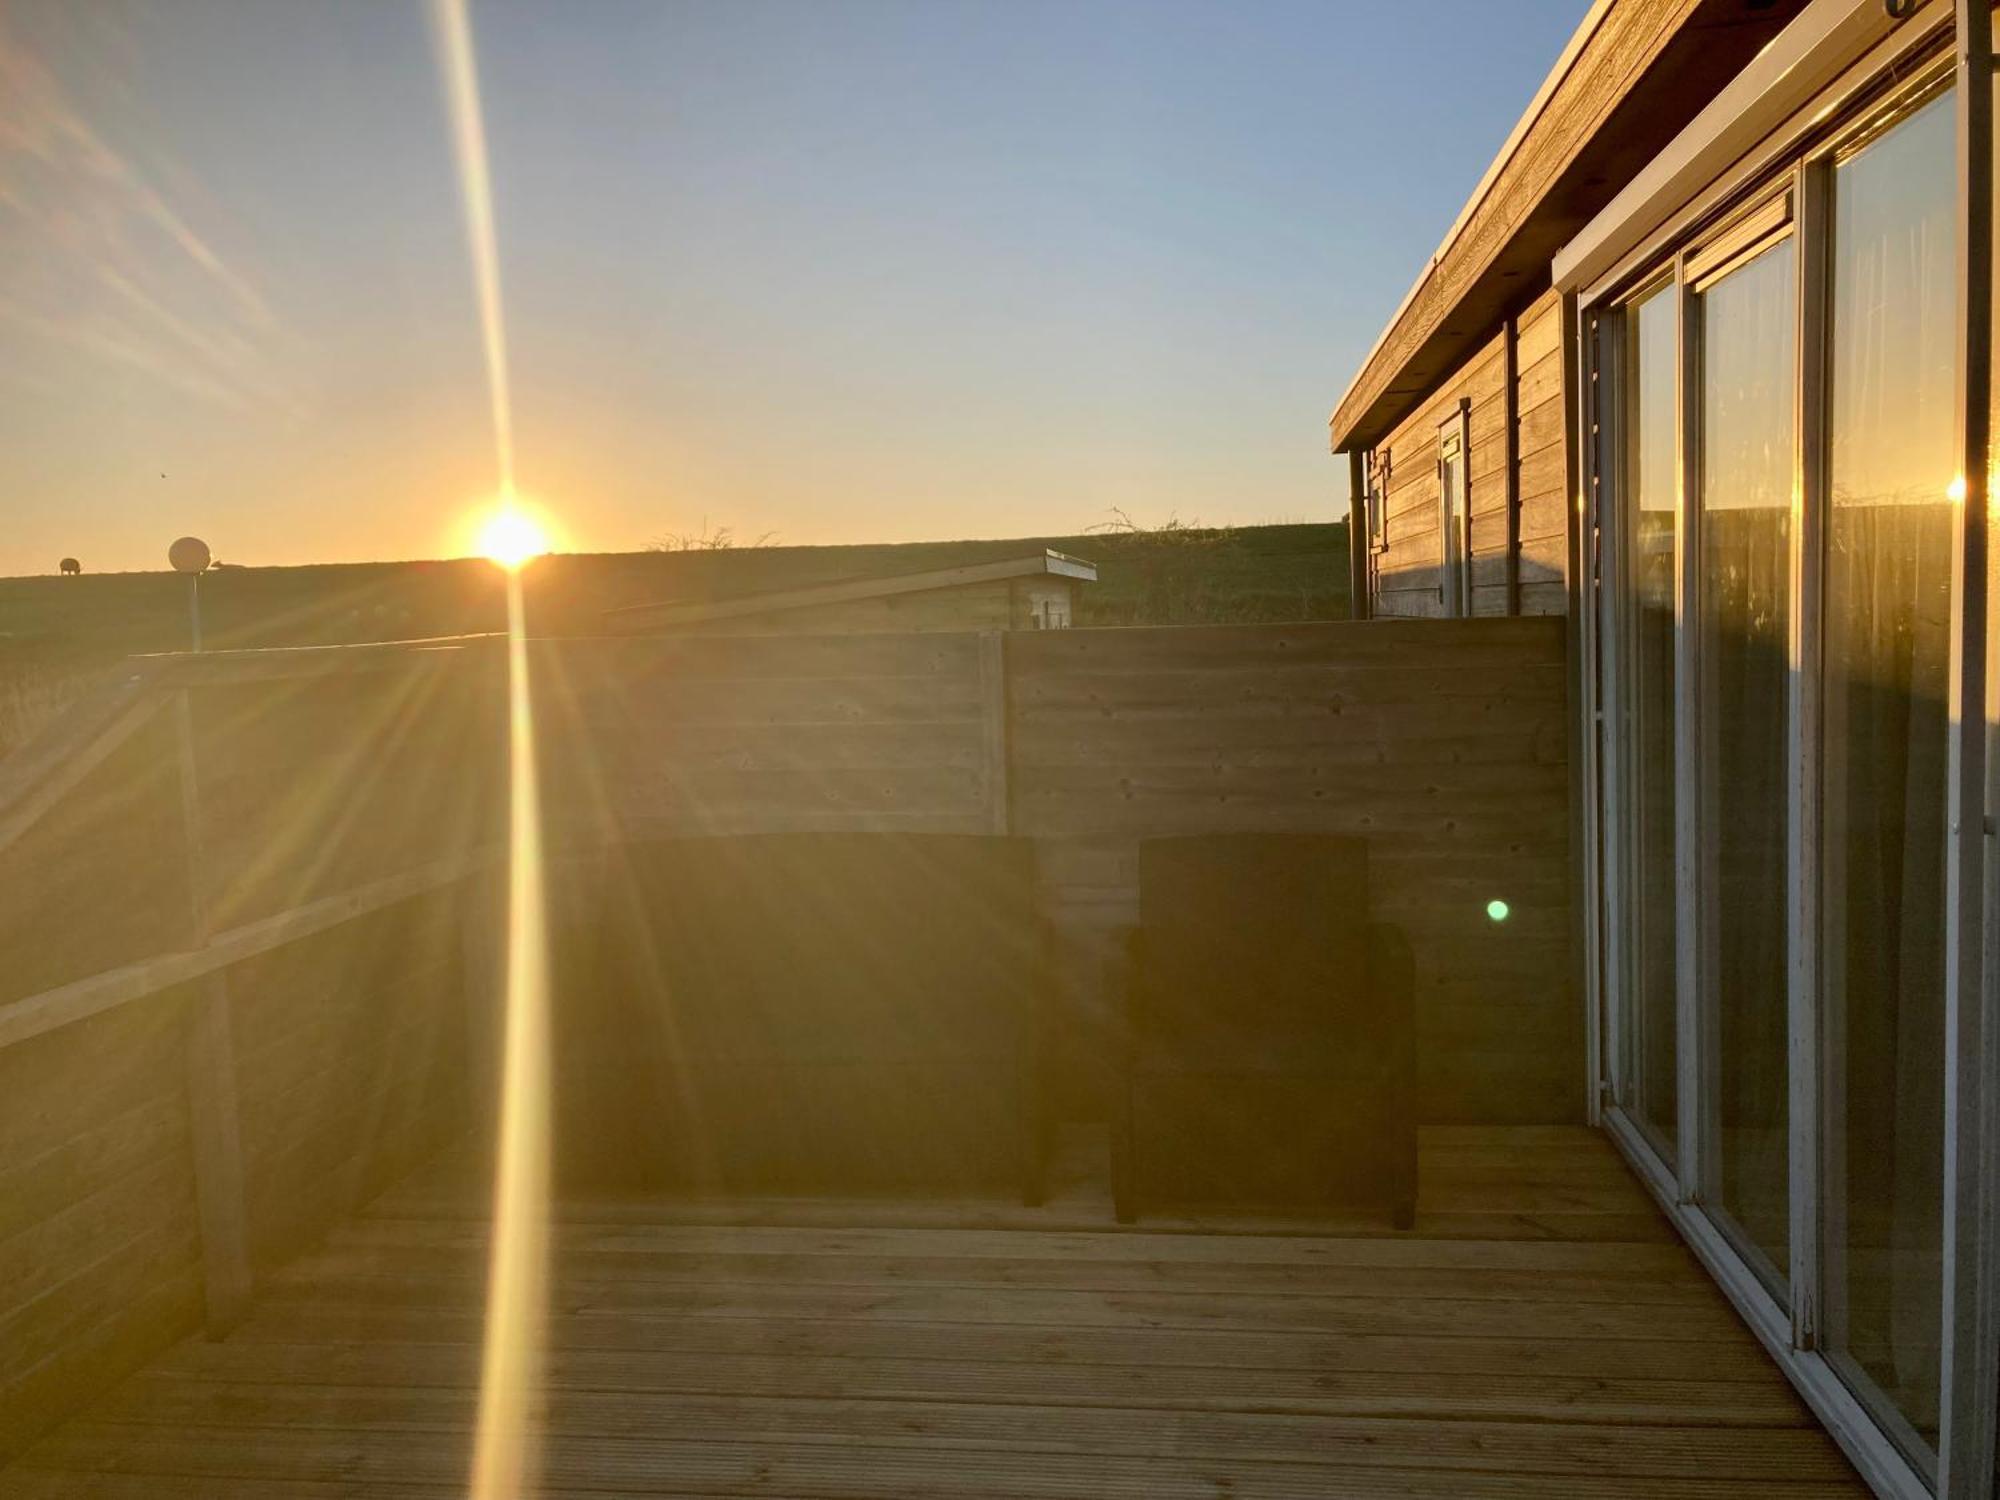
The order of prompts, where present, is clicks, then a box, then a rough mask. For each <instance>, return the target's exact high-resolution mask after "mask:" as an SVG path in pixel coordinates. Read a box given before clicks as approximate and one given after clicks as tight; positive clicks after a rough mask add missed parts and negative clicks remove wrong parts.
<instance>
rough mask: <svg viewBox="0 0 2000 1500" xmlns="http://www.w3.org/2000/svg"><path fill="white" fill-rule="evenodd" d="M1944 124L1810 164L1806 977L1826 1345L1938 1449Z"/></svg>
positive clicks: (1948, 258)
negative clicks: (1823, 1070) (1811, 829)
mask: <svg viewBox="0 0 2000 1500" xmlns="http://www.w3.org/2000/svg"><path fill="white" fill-rule="evenodd" d="M1953 132H1954V121H1953V116H1952V111H1951V107H1950V99H1949V96H1946V97H1943V98H1934V99H1932V100H1930V101H1929V102H1927V103H1925V104H1923V105H1922V106H1921V107H1920V108H1919V109H1918V110H1917V111H1916V112H1915V113H1914V114H1911V115H1909V116H1908V117H1906V118H1904V119H1902V120H1900V121H1899V122H1897V123H1895V124H1894V125H1893V126H1892V127H1891V128H1889V129H1888V130H1886V131H1885V132H1883V133H1881V134H1880V135H1877V136H1875V137H1873V138H1871V139H1869V140H1867V141H1865V142H1863V143H1862V144H1861V145H1860V146H1859V147H1858V148H1857V149H1855V150H1853V151H1852V152H1851V153H1850V154H1847V155H1845V156H1844V157H1843V159H1841V160H1839V161H1837V162H1836V163H1835V165H1834V166H1833V168H1832V171H1831V179H1832V181H1831V196H1832V204H1831V207H1832V212H1831V214H1830V229H1831V247H1830V249H1831V263H1830V277H1829V279H1830V287H1829V291H1830V308H1829V324H1830V327H1829V333H1830V338H1829V369H1828V387H1829V389H1828V397H1829V421H1828V439H1829V441H1828V454H1827V480H1828V484H1827V489H1828V494H1827V509H1826V523H1825V529H1826V535H1825V540H1824V544H1823V545H1824V556H1823V559H1822V566H1823V567H1824V570H1825V571H1824V578H1825V583H1824V585H1823V587H1824V599H1825V607H1824V609H1823V611H1822V615H1823V619H1824V622H1825V623H1824V626H1823V630H1822V640H1821V666H1820V682H1821V690H1820V692H1821V722H1822V725H1823V729H1822V736H1821V767H1822V769H1821V786H1820V807H1821V836H1820V849H1821V854H1820V859H1821V874H1820V901H1819V906H1820V924H1821V945H1820V946H1821V960H1820V984H1821V992H1822V995H1823V1006H1824V1011H1825V1026H1824V1030H1825V1034H1826V1037H1827V1054H1828V1055H1827V1065H1828V1066H1827V1093H1828V1099H1827V1106H1826V1116H1827V1124H1828V1127H1829V1129H1828V1157H1829V1160H1828V1162H1827V1167H1828V1170H1827V1173H1826V1177H1827V1187H1828V1192H1829V1195H1830V1199H1831V1205H1830V1206H1831V1212H1830V1213H1829V1215H1828V1224H1827V1231H1828V1234H1827V1241H1828V1242H1827V1246H1826V1261H1827V1264H1826V1272H1827V1274H1826V1295H1827V1307H1828V1318H1827V1324H1828V1343H1829V1346H1830V1347H1831V1348H1832V1349H1834V1350H1835V1351H1836V1353H1837V1354H1838V1355H1839V1356H1840V1357H1841V1362H1842V1365H1843V1367H1844V1368H1845V1369H1846V1370H1847V1371H1848V1372H1849V1373H1850V1375H1852V1376H1858V1377H1859V1381H1858V1384H1860V1385H1861V1387H1862V1388H1863V1391H1864V1394H1872V1392H1871V1391H1870V1390H1869V1389H1868V1388H1870V1387H1872V1388H1873V1391H1879V1393H1880V1395H1881V1397H1882V1398H1884V1399H1885V1400H1886V1401H1887V1402H1888V1403H1889V1404H1890V1405H1891V1406H1892V1407H1893V1409H1894V1411H1895V1412H1896V1413H1897V1415H1898V1416H1899V1417H1900V1419H1901V1421H1902V1422H1906V1423H1907V1424H1909V1428H1910V1429H1911V1431H1912V1433H1913V1435H1914V1436H1915V1437H1917V1438H1918V1439H1919V1440H1920V1442H1921V1446H1923V1447H1926V1448H1928V1447H1930V1446H1932V1445H1934V1444H1935V1443H1936V1442H1937V1434H1938V1359H1939V1340H1940V1329H1939V1320H1940V1316H1941V1309H1942V1298H1943V1286H1942V1283H1941V1280H1940V1274H1941V1270H1942V1257H1943V1246H1942V1240H1941V1233H1942V1226H1943V1213H1944V1199H1943V1176H1942V1172H1943V1138H1942V1132H1943V1126H1944V1016H1945V1005H1944V994H1945V992H1944V983H1945V925H1944V911H1945V839H1946V829H1945V821H1946V809H1945V786H1946V758H1947V753H1948V750H1949V745H1950V722H1949V717H1948V714H1947V712H1946V706H1945V700H1946V672H1947V663H1948V661H1949V657H1950V646H1951V605H1952V588H1951V551H1952V548H1951V541H1952V515H1953V506H1952V503H1951V499H1950V493H1949V491H1950V486H1951V480H1952V475H1953V473H1954V470H1955V461H1954V456H1953V448H1954V441H1955V437H1954V418H1953V409H1954V405H1955V401H1954V397H1955V389H1956V387H1955V367H1954V351H1953V343H1954V338H1955V334H1956V329H1957V305H1956V296H1957V291H1956V285H1955V276H1954V272H1955V264H1956V253H1957V245H1956V242H1957V230H1956V223H1955V215H1956V202H1955V194H1954V183H1953V171H1954V165H1953V163H1954V157H1955V152H1954V144H1953V143H1954V135H1953Z"/></svg>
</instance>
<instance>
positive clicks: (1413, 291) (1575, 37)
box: [1326, 0, 1618, 453]
mask: <svg viewBox="0 0 2000 1500" xmlns="http://www.w3.org/2000/svg"><path fill="white" fill-rule="evenodd" d="M1617 3H1618V0H1592V3H1591V7H1590V9H1589V10H1588V11H1586V12H1585V13H1584V17H1583V19H1582V20H1581V21H1580V22H1578V23H1577V27H1576V30H1575V31H1573V32H1571V33H1570V38H1569V41H1568V42H1566V43H1565V44H1564V45H1563V50H1562V52H1561V53H1560V54H1559V55H1558V56H1557V58H1556V60H1555V65H1554V66H1553V67H1551V68H1550V69H1549V71H1548V74H1547V75H1546V76H1545V77H1544V78H1543V79H1542V83H1541V87H1539V88H1538V89H1536V90H1535V96H1534V97H1533V98H1532V99H1530V100H1529V101H1528V107H1527V108H1526V109H1524V110H1523V111H1522V112H1521V117H1520V118H1519V119H1518V120H1516V121H1515V122H1514V128H1513V129H1512V130H1511V131H1509V132H1508V134H1507V139H1506V140H1504V141H1502V142H1501V144H1500V149H1499V151H1498V152H1496V153H1495V154H1494V157H1493V160H1492V161H1491V162H1489V163H1487V167H1486V171H1485V173H1484V174H1483V175H1482V176H1481V177H1480V179H1479V181H1478V183H1477V184H1476V185H1475V186H1474V187H1473V189H1472V194H1471V196H1470V197H1468V198H1467V199H1466V200H1465V205H1464V207H1462V208H1460V209H1459V211H1458V217H1457V218H1456V219H1453V220H1452V223H1451V227H1450V228H1449V229H1447V230H1446V231H1445V233H1444V239H1443V240H1442V241H1441V242H1440V243H1439V244H1438V247H1437V249H1436V250H1434V251H1432V252H1431V256H1430V259H1429V260H1427V261H1425V262H1424V267H1423V269H1422V270H1421V271H1419V272H1418V273H1417V279H1416V280H1415V281H1414V282H1412V283H1411V284H1410V289H1409V291H1407V292H1405V293H1404V294H1403V300H1402V301H1401V302H1398V303H1397V304H1396V310H1395V311H1394V312H1393V313H1391V314H1390V315H1389V321H1388V322H1387V323H1385V324H1384V325H1383V326H1382V331H1381V332H1380V333H1378V334H1377V335H1376V336H1375V342H1374V343H1373V344H1371V345H1369V348H1368V352H1367V354H1365V355H1364V356H1362V360H1361V363H1360V364H1359V365H1358V366H1356V368H1355V371H1354V376H1353V378H1352V379H1350V380H1349V381H1348V382H1347V387H1346V389H1345V390H1343V391H1342V392H1341V393H1340V398H1339V399H1338V400H1337V401H1335V402H1334V403H1333V410H1332V411H1330V412H1328V413H1327V418H1326V423H1327V427H1328V429H1329V435H1330V439H1331V448H1332V451H1333V452H1335V453H1340V452H1344V451H1345V449H1344V448H1343V446H1342V444H1343V442H1344V440H1345V439H1346V438H1347V437H1348V436H1349V435H1350V434H1351V433H1352V432H1353V430H1354V426H1355V424H1354V423H1350V424H1349V425H1348V429H1347V431H1346V432H1341V431H1338V430H1335V429H1334V424H1335V423H1336V422H1337V421H1338V420H1339V418H1340V409H1341V408H1342V407H1343V406H1345V405H1347V403H1348V400H1349V399H1350V398H1351V397H1352V396H1353V395H1354V393H1355V392H1356V391H1357V390H1358V389H1359V388H1360V387H1361V385H1362V383H1363V381H1365V380H1366V379H1367V377H1368V372H1369V370H1370V369H1371V368H1373V366H1374V364H1375V357H1376V356H1377V355H1378V354H1380V353H1381V352H1382V348H1383V346H1384V345H1385V344H1387V343H1388V342H1389V337H1390V335H1391V334H1393V333H1394V332H1395V331H1396V329H1397V328H1398V326H1400V325H1401V323H1402V321H1403V317H1404V314H1406V313H1408V312H1409V310H1410V308H1411V306H1412V305H1413V304H1414V303H1415V302H1416V300H1417V296H1418V294H1419V293H1420V292H1422V291H1423V289H1424V283H1425V282H1427V281H1428V280H1430V278H1431V273H1432V272H1434V271H1436V270H1437V268H1438V265H1439V264H1440V263H1441V262H1442V261H1443V260H1444V259H1445V258H1446V257H1447V256H1448V255H1450V254H1451V251H1452V247H1453V246H1455V245H1456V244H1457V243H1458V240H1459V236H1460V235H1462V234H1464V233H1465V229H1466V226H1467V225H1468V224H1470V223H1471V222H1472V217H1473V215H1474V214H1476V213H1477V212H1478V211H1479V208H1480V206H1481V205H1482V204H1483V203H1485V201H1486V197H1487V194H1488V193H1490V192H1491V191H1492V190H1493V184H1494V183H1495V181H1497V180H1498V178H1499V176H1500V174H1501V172H1503V171H1504V170H1505V169H1506V167H1507V164H1508V162H1510V161H1512V160H1513V159H1514V153H1515V151H1516V150H1518V149H1519V147H1520V145H1521V142H1522V141H1523V140H1525V139H1526V138H1527V135H1528V132H1529V131H1530V130H1532V129H1533V128H1534V126H1535V122H1536V121H1537V120H1539V119H1540V118H1541V117H1542V114H1543V112H1544V111H1545V110H1547V108H1548V105H1549V101H1550V100H1551V99H1552V98H1554V97H1555V92H1556V90H1557V89H1559V88H1561V87H1562V85H1563V82H1564V81H1565V80H1566V79H1567V78H1568V77H1569V75H1570V72H1571V70H1572V69H1573V68H1575V66H1576V60H1577V58H1578V57H1580V56H1581V55H1582V54H1583V49H1584V48H1585V47H1586V46H1587V45H1588V44H1589V42H1590V39H1591V38H1592V37H1593V36H1595V35H1596V34H1597V32H1598V29H1599V28H1600V27H1601V26H1602V25H1603V24H1604V18H1605V16H1607V15H1608V14H1610V11H1611V7H1612V6H1613V5H1615V4H1617Z"/></svg>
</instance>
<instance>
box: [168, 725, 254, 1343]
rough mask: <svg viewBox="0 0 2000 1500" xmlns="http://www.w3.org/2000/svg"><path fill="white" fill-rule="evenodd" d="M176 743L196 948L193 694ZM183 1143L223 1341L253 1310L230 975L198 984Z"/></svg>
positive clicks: (204, 912) (199, 880)
mask: <svg viewBox="0 0 2000 1500" xmlns="http://www.w3.org/2000/svg"><path fill="white" fill-rule="evenodd" d="M174 714H175V719H176V729H177V737H178V739H179V741H180V755H179V759H180V781H181V827H182V832H183V836H184V838H185V841H186V848H187V867H188V908H189V913H190V918H191V925H192V927H193V938H194V943H193V946H195V947H197V948H200V947H205V946H207V944H208V940H209V937H210V913H209V888H208V868H207V856H206V854H205V852H204V847H203V845H204V839H203V835H202V828H203V824H202V815H201V779H200V774H199V771H198V768H197V766H196V764H195V744H194V704H193V701H192V697H191V693H190V690H189V689H187V688H182V689H181V690H180V692H179V693H178V694H177V695H176V696H175V700H174ZM187 1089H188V1136H189V1141H190V1143H191V1148H192V1152H193V1157H194V1192H195V1206H196V1210H197V1212H198V1214H199V1216H200V1220H201V1262H202V1287H203V1293H204V1300H205V1302H206V1305H207V1328H208V1335H209V1337H210V1338H221V1337H222V1336H223V1335H224V1334H226V1333H228V1332H229V1330H230V1329H232V1328H234V1327H235V1326H236V1325H237V1324H238V1323H240V1322H242V1321H243V1318H244V1315H245V1314H246V1313H247V1312H248V1311H249V1308H250V1292H251V1275H250V1250H249V1234H248V1229H247V1223H246V1213H245V1208H244V1201H243V1135H242V1125H241V1121H240V1119H239V1117H238V1114H237V1104H236V1048H235V1043H234V1041H233V1039H232V1037H231V1035H230V1027H229V971H228V970H226V969H215V970H213V971H211V972H210V973H208V974H206V975H204V976H203V978H202V981H201V993H200V994H199V995H198V996H197V997H196V999H195V1002H194V1016H193V1020H192V1022H191V1024H190V1026H189V1030H188V1043H187Z"/></svg>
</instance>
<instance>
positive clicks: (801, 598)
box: [604, 547, 1097, 631]
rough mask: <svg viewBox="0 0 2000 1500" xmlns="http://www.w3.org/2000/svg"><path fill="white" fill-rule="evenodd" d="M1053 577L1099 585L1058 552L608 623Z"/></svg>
mask: <svg viewBox="0 0 2000 1500" xmlns="http://www.w3.org/2000/svg"><path fill="white" fill-rule="evenodd" d="M1037 575H1052V576H1055V577H1058V578H1075V579H1079V580H1081V581H1083V582H1085V583H1095V582H1096V581H1097V564H1096V563H1093V562H1086V561H1085V560H1084V559H1082V558H1080V557H1071V556H1070V555H1069V554H1068V553H1066V552H1058V551H1056V550H1055V549H1054V548H1053V547H1051V548H1047V549H1045V550H1044V551H1041V552H1036V553H1031V554H1029V555H1027V556H1025V557H1010V558H1007V559H1005V560H1003V561H1001V562H990V563H970V564H967V565H966V566H964V567H958V568H931V569H927V570H925V571H924V572H921V573H895V574H891V575H889V576H888V577H877V578H849V579H844V580H842V581H840V582H838V583H821V584H815V585H813V586H811V587H809V588H799V589H779V590H776V591H771V592H765V593H761V594H741V595H738V596H737V597H736V598H734V599H710V600H701V601H695V602H690V601H676V600H665V601H662V602H661V603H658V604H630V605H626V606H625V607H624V608H622V609H611V610H606V611H605V612H604V620H605V624H606V625H607V626H608V627H609V628H610V629H612V630H614V631H622V630H646V629H653V628H656V627H659V626H663V625H694V624H699V623H701V622H703V621H707V620H730V619H738V618H741V617H742V616H745V615H765V614H772V613H775V612H777V611H779V610H787V609H806V608H809V607H811V606H813V605H816V604H847V603H851V602H853V601H854V600H857V599H880V598H886V597H889V596H891V595H895V594H921V593H928V592H930V591H932V590H935V589H954V588H964V587H966V586H967V585H970V584H980V583H994V582H998V581H1001V580H1005V579H1009V578H1028V577H1034V576H1037Z"/></svg>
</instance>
